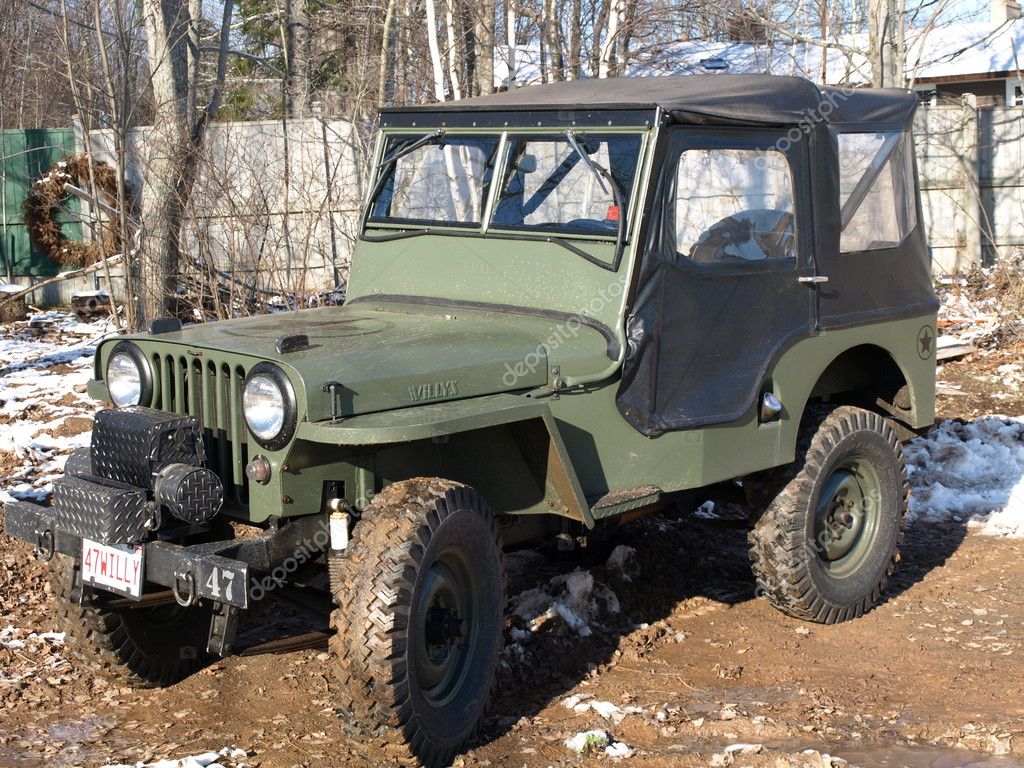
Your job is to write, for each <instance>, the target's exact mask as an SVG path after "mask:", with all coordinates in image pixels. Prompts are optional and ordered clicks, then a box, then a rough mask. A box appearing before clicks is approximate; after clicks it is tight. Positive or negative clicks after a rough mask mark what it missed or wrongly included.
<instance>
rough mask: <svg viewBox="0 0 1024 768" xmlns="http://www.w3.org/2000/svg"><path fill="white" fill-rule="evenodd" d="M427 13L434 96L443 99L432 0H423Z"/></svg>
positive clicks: (444, 95)
mask: <svg viewBox="0 0 1024 768" xmlns="http://www.w3.org/2000/svg"><path fill="white" fill-rule="evenodd" d="M424 4H425V7H426V13H427V47H428V48H429V50H430V69H431V72H433V75H434V98H435V99H437V100H438V101H445V100H446V96H447V93H446V92H445V87H444V66H443V65H442V64H441V47H440V46H439V45H438V43H437V13H436V12H435V10H434V0H424Z"/></svg>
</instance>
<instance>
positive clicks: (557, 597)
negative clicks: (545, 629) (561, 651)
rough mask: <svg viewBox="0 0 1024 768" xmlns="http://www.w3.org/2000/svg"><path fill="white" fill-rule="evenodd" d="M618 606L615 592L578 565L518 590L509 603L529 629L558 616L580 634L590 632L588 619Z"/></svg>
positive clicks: (611, 612)
mask: <svg viewBox="0 0 1024 768" xmlns="http://www.w3.org/2000/svg"><path fill="white" fill-rule="evenodd" d="M619 610H620V605H619V599H618V597H617V596H616V595H615V593H614V592H612V590H610V589H609V588H608V587H606V586H605V585H603V584H597V583H595V582H594V576H593V575H592V574H591V573H590V572H589V571H584V570H583V569H581V568H577V569H576V570H575V571H573V572H572V573H569V574H566V575H560V576H555V577H554V578H553V579H551V580H550V581H549V582H548V583H547V584H546V585H545V586H543V587H536V588H534V589H528V590H526V591H525V592H521V593H520V594H519V595H517V596H516V597H515V598H513V606H512V612H513V613H514V614H516V615H517V616H519V617H520V618H521V619H523V620H524V621H525V622H527V624H528V626H529V628H530V631H531V632H536V631H537V630H538V629H540V627H542V626H543V625H544V624H545V623H546V622H547V621H548V620H550V619H552V618H555V617H556V616H558V617H560V618H561V619H562V620H563V621H564V622H565V623H566V625H568V626H569V627H570V628H571V629H572V630H573V631H574V632H575V633H576V634H577V635H579V636H580V637H588V636H590V635H591V634H593V630H592V629H591V623H593V622H594V621H595V620H597V619H598V617H599V616H600V615H601V614H602V613H604V614H617V613H618V612H619Z"/></svg>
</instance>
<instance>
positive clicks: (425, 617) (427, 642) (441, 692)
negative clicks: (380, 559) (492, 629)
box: [411, 548, 479, 709]
mask: <svg viewBox="0 0 1024 768" xmlns="http://www.w3.org/2000/svg"><path fill="white" fill-rule="evenodd" d="M474 587H475V585H474V584H473V580H472V576H471V570H470V568H469V566H468V563H467V561H466V559H465V557H464V556H463V554H462V553H461V552H460V551H459V550H457V549H455V548H449V549H446V550H444V551H442V552H441V553H440V554H439V555H438V556H437V558H436V559H435V560H434V562H433V563H432V564H431V565H430V568H429V569H428V570H427V573H426V574H425V576H424V579H423V583H422V587H421V589H420V590H419V597H418V599H417V600H416V603H415V606H414V610H413V615H412V617H411V618H412V621H413V622H414V625H415V626H416V627H417V629H418V633H417V634H418V642H416V645H415V648H414V657H413V672H414V673H415V675H416V683H417V685H418V687H419V690H420V693H421V694H422V695H423V698H424V699H425V700H426V702H427V703H428V704H429V705H430V706H432V707H434V708H436V709H439V708H441V707H444V706H445V705H447V704H449V703H450V702H451V701H452V700H453V699H454V698H455V697H456V696H458V694H459V692H460V691H461V690H462V687H463V685H464V684H465V682H466V678H467V677H468V675H469V672H470V670H471V669H472V666H473V657H474V656H475V649H474V645H475V643H476V640H477V638H478V636H479V628H478V624H479V617H478V616H477V615H476V611H474V605H473V604H474V599H473V598H474V597H475V594H474V593H475V589H474ZM432 610H433V611H434V614H433V616H436V615H437V612H438V611H441V612H443V613H444V614H446V615H447V618H449V619H454V620H458V621H459V622H461V627H462V635H461V637H454V638H450V639H448V640H446V641H444V642H438V638H437V637H436V634H437V633H436V632H431V627H432V626H434V627H436V622H433V623H432V622H431V618H432V614H431V611H432Z"/></svg>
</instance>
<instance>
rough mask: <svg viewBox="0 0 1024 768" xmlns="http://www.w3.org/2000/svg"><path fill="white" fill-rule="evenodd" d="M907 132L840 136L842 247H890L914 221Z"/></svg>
mask: <svg viewBox="0 0 1024 768" xmlns="http://www.w3.org/2000/svg"><path fill="white" fill-rule="evenodd" d="M910 152H911V142H910V137H909V136H908V135H907V134H905V133H902V132H899V131H889V132H881V133H842V134H840V135H839V205H840V210H841V214H840V217H841V220H842V235H841V237H840V243H839V248H840V250H841V251H843V252H857V251H872V250H879V249H884V248H893V247H895V246H897V245H899V244H900V243H901V242H902V241H903V239H904V238H905V237H906V236H907V235H909V234H910V232H911V230H913V229H914V226H915V225H916V224H917V207H916V205H915V200H914V166H913V162H912V157H911V154H910Z"/></svg>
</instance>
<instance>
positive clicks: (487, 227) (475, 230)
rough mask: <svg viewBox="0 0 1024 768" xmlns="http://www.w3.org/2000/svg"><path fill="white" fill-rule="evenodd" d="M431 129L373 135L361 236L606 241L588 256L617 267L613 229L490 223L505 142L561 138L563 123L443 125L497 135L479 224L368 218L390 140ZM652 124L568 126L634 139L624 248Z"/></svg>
mask: <svg viewBox="0 0 1024 768" xmlns="http://www.w3.org/2000/svg"><path fill="white" fill-rule="evenodd" d="M434 129H435V125H434V124H431V123H424V124H422V125H419V126H416V127H408V126H402V127H397V126H396V127H393V128H390V127H385V128H383V129H382V130H381V132H380V134H379V135H378V141H377V147H376V150H375V162H374V170H373V174H372V177H371V180H370V181H371V183H370V184H369V185H368V191H367V197H366V200H365V201H364V206H365V215H364V217H363V226H362V231H361V233H360V239H362V240H368V241H375V240H379V239H380V236H381V235H383V236H385V237H386V236H387V235H386V233H388V232H394V233H396V235H397V236H413V235H416V234H420V233H422V234H442V235H444V234H448V235H462V236H467V237H488V236H493V237H495V238H504V239H514V240H541V241H561V242H563V243H565V242H568V243H569V244H570V245H571V243H572V242H576V241H582V242H581V243H580V244H581V245H583V244H586V243H592V244H594V245H597V246H600V247H602V249H603V248H604V247H605V246H607V247H608V249H609V254H608V258H607V259H605V258H603V257H600V256H596V255H595V256H594V257H593V259H594V260H595V261H596V262H597V263H601V264H603V265H606V266H617V265H613V261H614V260H615V254H614V253H612V251H614V250H615V244H616V240H617V237H616V232H580V231H579V230H575V231H574V230H568V229H560V228H557V227H550V228H544V229H538V228H536V227H523V228H508V227H506V226H500V225H495V224H494V222H493V216H494V210H495V206H496V204H497V200H498V198H499V197H500V195H501V192H502V191H503V187H504V184H505V181H506V173H507V169H508V164H509V162H510V160H511V158H510V147H511V145H512V143H513V142H512V140H513V139H518V138H528V137H536V138H540V139H548V138H550V139H552V140H562V141H564V140H565V131H566V126H565V125H552V126H550V127H548V126H536V125H534V126H530V125H521V126H510V125H506V126H501V127H498V126H487V127H475V126H473V127H461V126H460V127H447V126H446V127H445V134H444V136H443V139H449V140H450V139H455V138H458V137H491V136H493V137H496V138H498V139H499V143H498V147H497V150H496V159H495V162H494V163H493V164H492V166H491V177H490V182H489V183H488V184H487V194H486V198H485V200H484V204H483V209H482V221H481V222H479V223H471V224H460V223H457V222H447V223H424V222H414V221H400V220H394V221H389V220H380V219H377V220H374V219H372V218H370V214H371V212H372V209H373V206H374V205H376V201H377V199H378V198H379V196H380V194H381V191H380V190H381V189H382V188H383V186H386V185H382V183H381V182H382V178H381V174H382V172H383V173H393V171H392V170H391V169H389V168H388V167H387V165H386V164H385V163H384V162H383V161H384V160H385V158H386V150H387V147H389V146H393V141H392V139H393V138H394V137H396V136H398V137H407V138H409V139H413V140H415V139H416V138H418V137H421V136H424V135H427V134H429V133H430V132H431V131H433V130H434ZM652 129H653V126H652V125H651V124H650V123H646V124H645V123H644V121H643V120H641V119H638V120H637V121H636V122H635V123H632V124H630V125H611V126H609V125H582V126H578V127H573V131H574V133H575V134H576V135H577V136H580V137H585V136H587V135H588V134H595V135H599V136H602V137H605V136H613V135H615V134H623V135H632V136H637V137H638V138H639V144H638V148H637V159H636V167H635V168H634V171H633V177H632V179H631V180H630V190H629V194H628V195H627V200H626V202H625V204H626V216H625V222H624V226H623V234H622V247H625V246H626V245H627V244H628V243H629V242H630V238H631V236H632V233H633V231H634V229H635V226H636V224H635V222H636V221H637V216H638V212H637V206H638V205H639V201H640V200H641V199H642V195H643V193H644V190H643V189H641V187H642V186H643V168H644V165H645V159H646V157H647V153H648V152H649V151H650V144H651V138H652V133H653V130H652ZM378 188H380V189H378ZM572 249H573V250H579V249H578V248H575V247H572Z"/></svg>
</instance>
